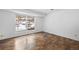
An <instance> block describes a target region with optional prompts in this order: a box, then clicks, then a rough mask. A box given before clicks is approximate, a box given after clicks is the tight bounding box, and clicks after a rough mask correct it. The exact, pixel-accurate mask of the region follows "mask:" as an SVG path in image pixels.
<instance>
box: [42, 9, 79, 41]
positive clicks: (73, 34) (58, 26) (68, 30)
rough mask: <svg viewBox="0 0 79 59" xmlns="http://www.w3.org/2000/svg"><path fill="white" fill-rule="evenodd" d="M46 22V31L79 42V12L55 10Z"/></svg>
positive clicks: (44, 28) (47, 17)
mask: <svg viewBox="0 0 79 59" xmlns="http://www.w3.org/2000/svg"><path fill="white" fill-rule="evenodd" d="M44 22H45V23H44V27H43V30H44V31H46V32H49V33H52V34H56V35H59V36H64V37H67V38H71V39H75V40H78V41H79V10H54V11H52V12H51V13H50V14H49V15H47V16H46V18H45V21H44Z"/></svg>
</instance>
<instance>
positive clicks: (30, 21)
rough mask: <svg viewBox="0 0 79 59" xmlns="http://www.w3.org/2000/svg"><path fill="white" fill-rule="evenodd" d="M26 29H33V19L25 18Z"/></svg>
mask: <svg viewBox="0 0 79 59" xmlns="http://www.w3.org/2000/svg"><path fill="white" fill-rule="evenodd" d="M27 23H28V24H27V27H28V30H34V29H35V23H34V17H30V16H28V17H27Z"/></svg>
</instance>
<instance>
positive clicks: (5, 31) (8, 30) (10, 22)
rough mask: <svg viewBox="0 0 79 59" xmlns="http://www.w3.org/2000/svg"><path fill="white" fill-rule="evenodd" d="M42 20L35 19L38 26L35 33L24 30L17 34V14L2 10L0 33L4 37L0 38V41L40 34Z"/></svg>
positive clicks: (0, 13)
mask: <svg viewBox="0 0 79 59" xmlns="http://www.w3.org/2000/svg"><path fill="white" fill-rule="evenodd" d="M41 20H42V18H41V17H39V18H36V19H35V24H36V26H35V28H36V29H35V30H34V31H27V30H24V31H18V32H16V30H15V27H16V14H15V13H11V12H6V11H2V10H0V33H1V34H2V35H3V37H0V39H5V38H10V37H15V36H20V35H25V34H29V33H34V32H39V31H41V30H42V22H41ZM39 24H41V25H39Z"/></svg>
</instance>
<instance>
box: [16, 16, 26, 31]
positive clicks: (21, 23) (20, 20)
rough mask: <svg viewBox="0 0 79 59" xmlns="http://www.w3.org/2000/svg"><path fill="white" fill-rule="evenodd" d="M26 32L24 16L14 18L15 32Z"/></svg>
mask: <svg viewBox="0 0 79 59" xmlns="http://www.w3.org/2000/svg"><path fill="white" fill-rule="evenodd" d="M21 30H26V16H16V31H21Z"/></svg>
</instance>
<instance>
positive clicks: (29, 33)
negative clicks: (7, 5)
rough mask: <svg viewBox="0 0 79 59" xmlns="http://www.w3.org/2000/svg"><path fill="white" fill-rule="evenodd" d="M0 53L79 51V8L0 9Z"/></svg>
mask: <svg viewBox="0 0 79 59" xmlns="http://www.w3.org/2000/svg"><path fill="white" fill-rule="evenodd" d="M0 50H79V9H0Z"/></svg>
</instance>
